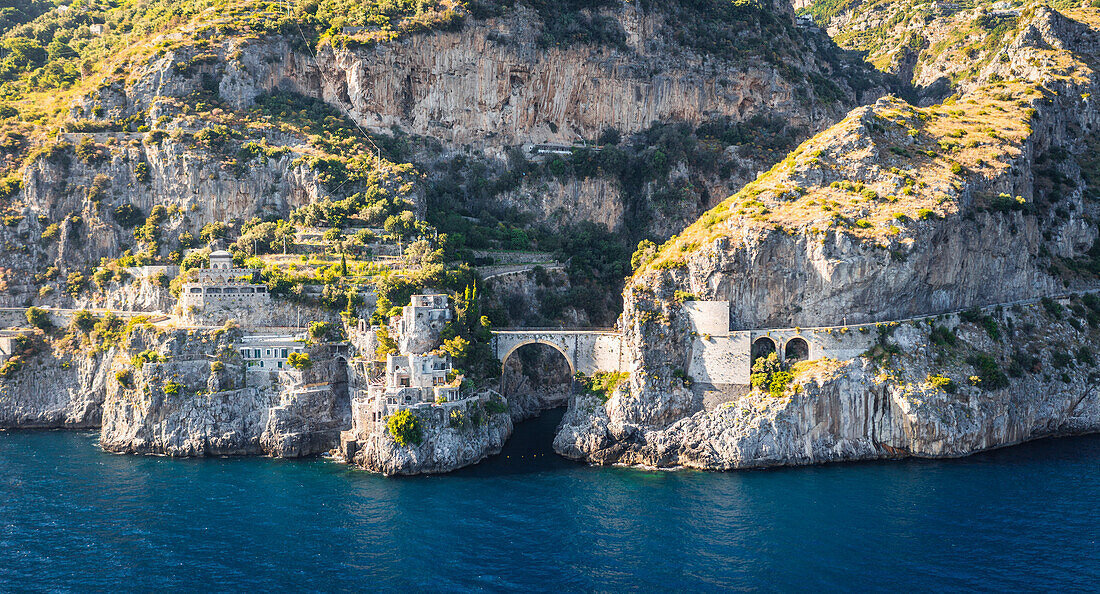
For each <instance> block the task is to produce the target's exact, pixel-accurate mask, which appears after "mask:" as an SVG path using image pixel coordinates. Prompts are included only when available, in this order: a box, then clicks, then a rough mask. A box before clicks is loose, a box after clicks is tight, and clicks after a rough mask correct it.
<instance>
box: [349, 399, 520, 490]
mask: <svg viewBox="0 0 1100 594" xmlns="http://www.w3.org/2000/svg"><path fill="white" fill-rule="evenodd" d="M507 407H508V406H507V403H506V401H504V400H503V399H501V398H500V397H499V396H494V397H488V396H487V397H485V398H480V399H479V398H473V399H467V400H465V401H461V402H457V403H455V404H453V405H446V406H434V407H423V408H411V409H407V410H409V411H410V412H411V413H412V415H413V417H414V418H415V421H414V423H415V425H414V426H415V427H416V435H415V436H410V438H409V439H410V441H405V440H404V438H402V442H403V443H399V442H398V440H397V439H395V437H394V435H393V434H392V433H390V432H389V431H388V430H387V427H386V424H385V423H384V422H376V421H374V420H372V419H370V418H368V414H367V413H365V412H364V413H358V414H353V415H352V417H353V419H352V420H353V426H352V429H351V430H350V431H346V432H344V433H343V434H342V435H341V437H340V446H339V449H338V454H339V456H340V457H341V458H342V459H343V460H344V461H345V462H348V463H349V464H355V465H356V466H359V467H360V468H363V469H365V470H370V471H373V472H379V473H382V474H385V475H400V474H436V473H442V472H450V471H452V470H457V469H459V468H462V467H464V466H469V465H471V464H476V463H478V462H480V461H482V460H484V459H485V458H487V457H489V456H492V455H495V454H498V453H500V450H501V448H503V447H504V442H505V441H507V439H508V438H509V437H510V436H511V435H512V416H511V415H509V414H508V413H507V412H505V411H506V410H507ZM354 408H355V407H354V406H353V409H354Z"/></svg>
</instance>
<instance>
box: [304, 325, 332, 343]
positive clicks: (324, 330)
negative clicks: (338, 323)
mask: <svg viewBox="0 0 1100 594" xmlns="http://www.w3.org/2000/svg"><path fill="white" fill-rule="evenodd" d="M336 334H337V332H336V328H335V327H334V326H333V324H332V322H312V323H311V324H310V325H309V338H310V340H314V341H317V342H322V341H326V340H331V339H334V338H338V337H337V336H335V335H336Z"/></svg>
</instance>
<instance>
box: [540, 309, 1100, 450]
mask: <svg viewBox="0 0 1100 594" xmlns="http://www.w3.org/2000/svg"><path fill="white" fill-rule="evenodd" d="M1071 308H1072V309H1071V310H1070V311H1068V312H1066V313H1065V314H1063V315H1064V317H1061V318H1059V317H1056V316H1052V315H1051V314H1050V313H1047V312H1046V311H1045V310H1044V309H1043V308H1042V307H1039V306H1038V305H1031V306H1017V307H1014V308H1010V309H1008V310H1006V311H1004V312H1002V314H1000V315H994V316H993V319H995V320H996V327H998V328H1000V330H999V333H998V334H999V335H998V336H997V337H996V338H994V337H993V336H991V335H990V334H989V333H988V332H987V331H986V330H985V329H983V328H982V327H979V326H977V325H975V324H970V323H961V324H960V323H959V320H958V319H957V318H956V317H954V316H950V317H946V318H936V319H933V318H929V323H925V322H923V321H922V322H914V323H905V324H902V325H901V326H899V327H897V328H896V330H894V331H893V334H892V336H891V337H890V338H889V339H888V340H887V344H892V345H895V346H896V347H897V348H898V350H899V351H900V354H897V355H893V356H891V357H888V358H886V359H885V360H883V359H876V358H871V357H862V358H858V359H855V360H851V361H835V360H819V361H814V362H811V363H809V364H804V365H805V367H802V368H801V369H799V368H796V373H797V377H796V380H795V382H794V387H792V388H790V389H788V390H787V391H786V392H785V393H784V394H783V395H782V396H780V397H775V396H772V395H769V394H768V393H766V392H760V391H754V392H752V393H750V394H748V395H746V396H743V397H741V398H738V399H736V400H734V401H730V402H727V403H725V404H722V405H719V406H718V407H716V408H711V409H708V410H703V409H700V410H697V411H695V412H693V413H691V414H688V415H686V416H684V417H682V418H680V419H678V420H676V421H675V422H672V423H669V424H666V425H663V426H653V425H642V424H637V423H632V422H629V421H624V420H623V419H622V417H621V416H620V415H617V414H616V409H617V408H618V407H620V406H621V405H622V401H626V400H630V399H631V398H632V397H631V396H630V394H628V393H620V394H616V395H615V396H614V397H613V398H612V399H611V401H610V402H609V403H608V405H607V407H606V408H604V407H601V406H599V404H598V403H597V402H593V401H591V400H590V399H585V398H578V399H577V400H576V401H575V402H574V403H573V404H572V406H571V407H570V412H569V414H568V415H567V418H566V419H565V420H564V421H563V428H562V430H561V431H560V433H559V435H558V436H557V438H556V440H555V449H556V450H557V451H559V452H560V453H562V454H563V455H566V456H568V457H572V458H577V459H584V460H588V461H593V462H598V463H605V464H606V463H628V464H644V465H651V466H666V467H667V466H688V467H695V468H706V469H717V470H728V469H735V468H749V467H763V466H782V465H801V464H815V463H822V462H831V461H841V460H865V459H876V458H897V457H903V456H918V457H953V456H964V455H967V454H970V453H973V452H977V451H981V450H985V449H990V448H997V447H1003V446H1006V445H1012V444H1016V443H1020V442H1023V441H1027V440H1030V439H1037V438H1041V437H1048V436H1054V435H1071V434H1077V433H1086V432H1093V431H1098V430H1100V395H1098V393H1097V391H1096V390H1095V388H1094V386H1093V385H1092V384H1093V379H1092V378H1094V377H1095V376H1096V361H1095V360H1094V359H1093V358H1092V355H1091V347H1090V346H1084V348H1085V349H1086V351H1084V352H1082V351H1080V347H1078V348H1077V349H1076V350H1075V349H1074V348H1073V347H1072V346H1071V345H1095V344H1097V343H1096V340H1097V338H1100V335H1098V334H1097V331H1096V330H1095V329H1094V328H1089V327H1088V326H1087V325H1086V324H1085V323H1082V320H1080V319H1079V318H1078V317H1077V316H1078V315H1080V313H1081V312H1085V311H1087V310H1084V309H1082V306H1081V305H1080V304H1079V303H1076V302H1075V303H1074V304H1073V305H1071ZM1075 311H1076V312H1078V313H1074V312H1075ZM933 324H935V325H942V326H943V327H944V328H948V327H950V328H951V329H952V331H953V332H955V335H957V340H956V342H955V344H953V345H948V344H937V343H936V342H935V341H934V340H933V339H932V337H931V335H930V334H931V328H932V327H933ZM979 354H984V355H986V356H988V357H990V358H991V360H993V361H996V364H997V365H1000V366H1001V367H1002V368H1003V369H1006V370H1007V371H1008V377H1004V376H1002V377H1003V378H1004V379H1005V380H1006V381H1005V382H1004V384H1005V385H1004V386H1003V387H997V388H994V389H983V388H982V382H987V383H989V382H993V381H995V379H994V378H993V377H992V376H990V377H986V376H981V377H980V380H979V381H975V380H974V379H972V378H978V377H979V376H978V375H977V374H978V373H979V372H978V371H976V369H975V367H974V365H973V364H972V361H973V357H975V355H979ZM1078 355H1080V356H1078ZM946 379H949V380H951V382H950V383H949V384H945V382H944V380H946ZM945 385H946V389H945V387H944V386H945ZM634 399H635V400H638V397H634ZM642 405H643V406H645V401H644V400H643V402H642ZM650 406H653V404H652V403H650Z"/></svg>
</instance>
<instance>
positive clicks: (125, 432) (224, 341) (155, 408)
mask: <svg viewBox="0 0 1100 594" xmlns="http://www.w3.org/2000/svg"><path fill="white" fill-rule="evenodd" d="M238 333H239V331H237V330H228V331H191V332H187V331H182V330H179V331H172V332H169V333H167V334H166V335H164V336H160V335H153V334H150V333H141V334H140V335H137V336H135V338H134V340H135V341H139V342H141V345H140V346H142V347H144V348H148V349H151V350H154V351H156V352H158V353H159V355H160V356H161V357H163V359H164V360H163V361H157V362H147V363H145V364H144V365H142V366H141V368H140V369H135V370H133V372H132V374H133V375H132V379H130V380H129V381H128V382H123V380H121V379H120V378H117V377H113V378H112V381H111V382H110V383H109V385H108V393H107V398H106V403H105V405H104V414H103V426H102V436H101V440H100V443H101V445H102V447H103V448H104V449H107V450H110V451H114V452H125V453H142V454H164V455H169V456H225V455H272V456H279V457H297V456H307V455H311V454H318V453H321V452H325V451H328V450H329V449H331V448H332V447H334V446H335V445H336V439H337V437H338V435H339V432H340V431H341V430H342V429H346V428H347V426H348V423H349V415H350V408H349V404H348V398H347V383H346V377H347V376H346V364H345V363H344V362H343V359H338V358H335V357H333V356H332V354H331V353H327V352H325V348H324V347H321V348H318V349H314V351H313V352H312V353H311V359H312V360H314V366H313V367H312V368H310V369H309V370H305V371H297V370H286V371H280V372H277V373H267V372H261V373H256V372H249V371H246V368H245V366H244V365H243V363H242V361H241V359H240V357H239V355H238V354H237V352H236V350H235V349H233V348H232V347H231V346H230V345H231V344H232V342H233V340H235V339H237V338H239V336H238V335H237V334H238ZM132 346H133V349H131V350H135V349H137V345H136V344H135V345H132ZM117 366H118V367H119V368H120V369H123V368H125V367H126V363H125V362H119V363H118V364H117Z"/></svg>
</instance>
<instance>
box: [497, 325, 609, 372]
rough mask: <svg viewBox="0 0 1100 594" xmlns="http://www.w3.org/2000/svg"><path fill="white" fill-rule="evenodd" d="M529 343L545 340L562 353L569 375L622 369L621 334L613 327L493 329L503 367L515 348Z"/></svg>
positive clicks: (542, 342) (547, 344) (544, 341)
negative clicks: (609, 328)
mask: <svg viewBox="0 0 1100 594" xmlns="http://www.w3.org/2000/svg"><path fill="white" fill-rule="evenodd" d="M530 344H544V345H546V346H549V347H551V348H553V349H554V350H556V351H558V352H559V353H561V354H562V356H564V357H565V360H566V361H567V362H568V363H569V371H570V373H571V374H572V375H576V374H578V373H582V374H584V375H592V374H594V373H596V372H597V371H621V370H623V367H624V364H623V361H622V351H623V347H622V335H621V334H619V333H618V332H615V331H613V330H564V329H560V328H515V329H501V330H494V331H493V342H492V347H493V354H494V355H496V358H497V359H498V360H499V361H500V364H501V370H502V371H503V369H504V366H505V365H506V364H507V363H508V359H509V358H511V356H512V355H513V354H514V353H515V352H516V350H518V349H519V348H521V347H523V346H526V345H530Z"/></svg>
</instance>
